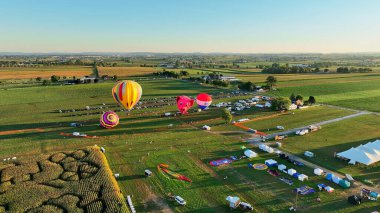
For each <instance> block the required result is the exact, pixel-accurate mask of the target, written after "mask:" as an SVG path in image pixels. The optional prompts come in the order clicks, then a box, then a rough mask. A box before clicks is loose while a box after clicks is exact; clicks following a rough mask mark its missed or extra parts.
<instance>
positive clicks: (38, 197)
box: [0, 147, 128, 212]
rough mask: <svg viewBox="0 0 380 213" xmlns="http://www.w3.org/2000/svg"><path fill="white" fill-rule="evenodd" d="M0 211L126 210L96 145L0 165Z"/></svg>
mask: <svg viewBox="0 0 380 213" xmlns="http://www.w3.org/2000/svg"><path fill="white" fill-rule="evenodd" d="M0 172H1V179H0V193H1V194H0V212H26V211H27V212H94V211H99V210H101V211H103V212H128V208H127V206H126V204H125V202H124V198H123V196H122V194H121V193H120V189H119V187H118V185H117V183H116V182H115V180H114V179H113V177H112V173H111V171H110V169H109V166H108V164H107V160H106V159H105V157H104V156H103V154H102V153H101V152H100V149H99V148H97V147H92V148H83V149H79V150H76V151H72V152H58V153H51V154H44V155H40V156H38V157H31V156H29V157H28V158H27V157H26V156H23V157H21V158H19V159H16V160H12V161H11V162H9V163H5V164H2V165H0Z"/></svg>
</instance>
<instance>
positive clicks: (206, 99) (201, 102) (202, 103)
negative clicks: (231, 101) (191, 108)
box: [197, 93, 212, 110]
mask: <svg viewBox="0 0 380 213" xmlns="http://www.w3.org/2000/svg"><path fill="white" fill-rule="evenodd" d="M211 102H212V98H211V96H210V95H208V94H206V93H201V94H199V95H198V96H197V104H198V107H199V108H200V109H201V110H204V109H206V108H207V107H208V106H210V105H211Z"/></svg>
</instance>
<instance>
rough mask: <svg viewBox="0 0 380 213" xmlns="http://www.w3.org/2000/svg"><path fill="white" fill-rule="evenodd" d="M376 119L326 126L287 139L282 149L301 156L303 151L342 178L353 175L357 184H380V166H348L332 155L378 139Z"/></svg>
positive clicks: (354, 119)
mask: <svg viewBox="0 0 380 213" xmlns="http://www.w3.org/2000/svg"><path fill="white" fill-rule="evenodd" d="M379 124H380V117H379V116H378V115H364V116H360V117H357V118H352V119H349V120H345V121H341V122H337V123H332V124H328V125H325V126H324V127H323V128H322V129H321V130H319V131H318V132H315V133H311V134H308V135H305V136H302V137H301V136H294V137H290V138H289V139H287V140H286V142H285V143H284V146H283V149H284V150H287V151H290V152H292V153H295V154H297V155H300V156H302V155H303V153H304V152H305V151H311V152H313V153H315V154H316V156H317V157H316V158H311V159H310V161H312V162H315V163H316V164H319V165H321V166H324V167H327V168H329V169H331V170H335V171H339V172H341V173H342V174H352V175H353V177H355V178H358V179H360V180H365V179H368V180H371V181H373V182H374V183H380V164H379V163H377V164H374V165H371V166H369V167H366V166H348V165H347V163H346V162H343V161H340V160H338V159H334V152H342V151H345V150H347V149H350V148H351V147H356V146H359V145H361V144H365V143H367V142H372V141H374V140H376V139H378V138H380V132H379V131H378V128H377V127H378V126H379Z"/></svg>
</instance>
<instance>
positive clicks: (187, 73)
mask: <svg viewBox="0 0 380 213" xmlns="http://www.w3.org/2000/svg"><path fill="white" fill-rule="evenodd" d="M179 74H180V75H181V76H189V75H190V73H189V72H187V71H185V70H182V71H180V72H179Z"/></svg>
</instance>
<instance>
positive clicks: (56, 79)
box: [50, 75, 60, 83]
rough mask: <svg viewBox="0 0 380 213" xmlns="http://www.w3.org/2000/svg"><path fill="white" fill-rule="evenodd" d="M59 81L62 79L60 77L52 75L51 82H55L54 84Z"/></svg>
mask: <svg viewBox="0 0 380 213" xmlns="http://www.w3.org/2000/svg"><path fill="white" fill-rule="evenodd" d="M59 79H60V77H59V76H57V75H52V76H51V77H50V80H51V82H53V83H56V82H58V81H59Z"/></svg>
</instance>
